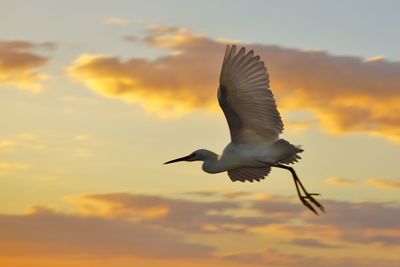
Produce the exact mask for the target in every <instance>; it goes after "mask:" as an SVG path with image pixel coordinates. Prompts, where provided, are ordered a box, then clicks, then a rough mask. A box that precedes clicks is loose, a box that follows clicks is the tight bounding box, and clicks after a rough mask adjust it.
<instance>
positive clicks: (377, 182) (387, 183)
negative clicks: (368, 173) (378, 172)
mask: <svg viewBox="0 0 400 267" xmlns="http://www.w3.org/2000/svg"><path fill="white" fill-rule="evenodd" d="M367 183H368V184H369V185H372V186H375V187H380V188H386V189H397V190H400V182H397V181H391V180H386V179H373V178H371V179H368V180H367Z"/></svg>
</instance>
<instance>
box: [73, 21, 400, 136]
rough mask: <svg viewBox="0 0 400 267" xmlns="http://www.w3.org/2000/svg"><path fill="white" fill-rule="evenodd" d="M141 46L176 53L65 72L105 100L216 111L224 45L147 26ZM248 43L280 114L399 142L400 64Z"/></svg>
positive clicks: (97, 59) (84, 62)
mask: <svg viewBox="0 0 400 267" xmlns="http://www.w3.org/2000/svg"><path fill="white" fill-rule="evenodd" d="M144 41H145V42H146V43H147V44H149V45H152V46H156V47H164V48H168V49H170V50H171V54H169V55H166V56H162V57H159V58H156V59H155V60H148V59H143V58H132V59H128V60H122V59H120V58H118V57H110V56H105V55H82V56H80V57H79V58H77V59H76V60H75V62H74V63H73V64H72V65H71V66H70V68H69V69H68V71H69V73H70V75H71V77H73V79H75V80H77V81H80V82H82V83H84V84H85V85H86V86H87V87H89V88H90V89H91V90H93V91H95V92H97V93H99V94H101V95H103V96H107V97H113V98H118V99H122V100H124V101H128V102H135V103H139V104H141V105H142V106H143V107H144V108H145V109H147V110H149V111H151V112H155V113H157V114H158V115H161V116H176V115H182V114H185V113H187V112H190V111H191V110H193V109H206V110H217V103H216V102H217V101H216V96H215V95H216V89H217V87H218V76H219V71H220V67H221V62H222V57H223V55H224V49H225V46H226V43H224V42H223V41H216V40H213V39H210V38H207V37H205V36H201V35H197V34H194V33H192V32H190V31H189V30H187V29H184V28H174V27H165V26H158V27H153V28H152V29H150V30H149V33H148V36H147V37H145V38H144ZM246 46H247V47H249V48H252V49H255V51H256V53H257V54H260V56H261V57H262V59H263V60H265V63H266V65H267V67H268V70H269V74H270V77H271V88H272V89H273V92H274V93H275V95H276V98H277V100H278V101H277V102H278V106H279V108H280V109H281V110H284V111H306V112H311V113H312V114H314V116H315V117H316V118H317V120H318V122H319V125H320V126H322V127H323V128H324V129H326V130H327V131H329V132H331V133H336V134H344V133H368V134H370V135H376V136H384V137H386V138H389V139H392V140H397V141H399V140H400V128H399V127H398V125H399V123H400V115H399V114H400V106H399V105H398V103H399V102H400V93H399V92H400V90H399V88H400V62H390V61H387V60H385V59H383V58H381V57H379V59H374V60H364V59H362V58H359V57H355V56H334V55H331V54H328V53H326V52H324V51H304V50H298V49H287V48H282V47H279V46H271V45H247V44H246ZM218 112H219V111H218Z"/></svg>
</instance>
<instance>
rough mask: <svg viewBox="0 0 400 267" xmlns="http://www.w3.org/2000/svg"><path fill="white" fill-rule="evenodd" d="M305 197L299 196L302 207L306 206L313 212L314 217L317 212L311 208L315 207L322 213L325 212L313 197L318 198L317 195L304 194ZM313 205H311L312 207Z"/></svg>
mask: <svg viewBox="0 0 400 267" xmlns="http://www.w3.org/2000/svg"><path fill="white" fill-rule="evenodd" d="M305 194H306V195H305V196H300V200H301V202H302V203H303V205H304V206H306V207H307V208H308V209H310V210H311V211H312V212H314V213H315V214H316V215H319V214H318V212H317V209H316V208H315V207H313V205H315V206H316V207H317V208H319V209H320V210H321V211H322V212H325V209H324V206H322V205H321V204H320V203H319V202H318V201H317V200H316V199H315V198H314V197H313V196H319V194H316V193H305ZM312 204H313V205H312Z"/></svg>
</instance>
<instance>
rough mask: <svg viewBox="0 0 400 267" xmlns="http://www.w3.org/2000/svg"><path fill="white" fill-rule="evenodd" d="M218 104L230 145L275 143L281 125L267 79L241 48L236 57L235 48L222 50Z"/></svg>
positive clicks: (259, 64)
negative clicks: (226, 125)
mask: <svg viewBox="0 0 400 267" xmlns="http://www.w3.org/2000/svg"><path fill="white" fill-rule="evenodd" d="M218 101H219V105H220V106H221V108H222V110H223V111H224V114H225V117H226V120H227V121H228V125H229V130H230V133H231V139H232V142H236V143H245V142H251V141H252V140H260V139H262V140H263V141H271V143H272V142H274V141H275V140H277V139H278V137H279V134H280V133H281V132H282V131H283V123H282V120H281V117H280V115H279V112H278V110H277V108H276V103H275V99H274V97H273V95H272V92H271V90H270V89H269V78H268V74H267V70H266V68H265V66H264V62H263V61H260V57H259V56H254V52H253V50H251V51H250V52H248V53H246V50H245V48H244V47H242V48H241V49H240V50H239V52H237V53H236V46H235V45H233V46H232V47H230V46H229V45H228V46H227V48H226V52H225V57H224V61H223V64H222V70H221V75H220V85H219V89H218Z"/></svg>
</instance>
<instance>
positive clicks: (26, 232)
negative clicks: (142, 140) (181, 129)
mask: <svg viewBox="0 0 400 267" xmlns="http://www.w3.org/2000/svg"><path fill="white" fill-rule="evenodd" d="M205 193H206V192H202V193H201V194H197V195H198V196H201V195H202V196H203V197H204V199H203V200H190V199H186V198H171V197H166V196H156V195H142V194H133V193H108V194H91V195H83V196H79V197H76V198H75V199H74V201H75V202H74V203H75V205H77V207H78V208H79V210H80V211H79V212H75V213H66V212H60V211H55V210H53V209H49V208H46V207H43V206H35V207H33V208H32V209H31V212H30V213H28V214H22V215H4V214H3V215H0V248H1V249H2V251H3V252H4V253H3V255H0V263H2V262H3V260H4V259H6V258H7V257H17V258H18V259H30V257H33V258H32V259H33V260H31V262H32V263H33V262H35V261H36V260H37V259H38V258H40V257H47V258H50V257H51V256H54V257H56V261H57V262H58V263H60V264H61V263H63V262H64V261H65V260H66V259H68V260H71V259H74V257H77V256H78V257H79V259H92V261H91V263H92V265H93V259H96V260H99V259H102V260H101V261H106V263H107V264H110V262H112V261H114V260H116V259H120V258H125V259H134V261H136V262H137V260H138V259H142V260H144V261H149V260H156V261H158V263H157V264H156V265H151V264H150V265H143V266H159V265H168V266H170V265H173V266H207V265H208V266H210V265H211V266H255V267H256V266H266V265H268V266H269V265H273V266H282V267H283V266H285V267H294V266H310V267H313V266H327V267H334V266H335V267H336V266H342V267H347V266H348V267H349V266H368V267H369V266H376V264H377V263H379V262H380V263H385V265H379V264H378V265H379V266H397V265H396V263H398V260H399V259H398V256H397V254H393V251H396V250H397V249H398V247H399V246H400V229H399V226H398V223H397V222H398V221H399V220H400V218H399V214H400V212H399V211H400V205H399V204H398V203H371V202H365V203H352V202H339V201H332V200H331V201H328V200H326V201H325V202H324V204H325V205H326V207H327V210H328V212H327V213H326V214H324V215H323V216H319V217H316V216H314V215H313V214H311V213H310V212H309V211H307V210H306V209H304V207H303V206H302V205H301V204H300V203H298V202H297V201H296V202H293V201H292V199H290V198H284V197H278V196H275V197H272V196H270V197H264V198H262V199H260V198H255V197H254V196H252V197H250V198H246V199H243V198H236V197H234V198H232V197H231V196H227V195H226V194H225V192H221V193H220V194H217V192H215V191H212V192H211V193H210V194H208V195H207V194H205ZM242 196H244V195H243V194H242ZM232 238H233V239H232ZM260 238H261V241H260ZM209 240H211V241H212V240H218V242H217V243H215V241H214V242H209ZM232 240H236V241H235V243H236V244H234V247H236V248H235V249H233V250H232V249H230V248H231V247H232V245H233V244H232V243H231V242H232ZM238 241H240V242H238ZM253 243H254V244H253ZM293 247H295V251H297V254H291V253H290V251H293ZM310 250H312V251H313V254H312V256H311V255H310V254H309V251H310ZM357 251H362V253H363V254H362V255H363V256H362V257H360V255H358V254H357ZM368 251H370V252H371V253H369V252H368ZM385 253H392V254H390V255H391V257H385V256H384V255H385ZM338 255H341V256H340V257H338ZM393 255H394V256H393ZM178 261H179V262H182V261H184V262H185V264H182V265H176V264H177V263H178ZM4 262H5V261H4ZM30 264H31V263H30ZM102 264H103V263H99V265H97V266H103V265H102ZM87 265H90V264H89V263H87V264H86V266H87ZM21 266H23V265H21ZM29 266H31V265H29ZM118 266H132V262H130V263H129V264H128V263H126V264H119V265H118Z"/></svg>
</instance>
